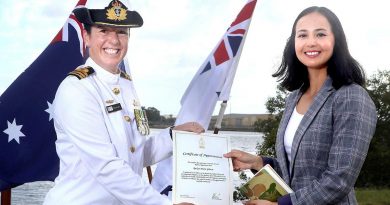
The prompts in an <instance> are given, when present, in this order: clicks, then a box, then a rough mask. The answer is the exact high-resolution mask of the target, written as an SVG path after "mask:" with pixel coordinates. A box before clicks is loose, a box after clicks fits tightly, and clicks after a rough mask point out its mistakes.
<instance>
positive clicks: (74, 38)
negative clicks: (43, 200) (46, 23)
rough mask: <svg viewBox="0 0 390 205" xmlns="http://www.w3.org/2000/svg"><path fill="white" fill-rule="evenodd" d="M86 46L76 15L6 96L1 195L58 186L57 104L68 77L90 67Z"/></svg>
mask: <svg viewBox="0 0 390 205" xmlns="http://www.w3.org/2000/svg"><path fill="white" fill-rule="evenodd" d="M86 1H87V0H80V1H79V2H78V3H77V5H76V7H79V6H84V5H85V3H86ZM84 47H85V46H84V42H83V39H82V24H80V23H79V22H78V21H77V20H76V18H75V16H74V15H73V14H71V15H70V16H69V18H68V19H67V21H66V23H65V25H64V26H63V27H62V29H61V30H60V31H59V32H58V34H57V35H56V36H55V37H54V39H53V40H52V42H51V43H50V44H49V46H48V47H47V48H46V49H45V50H44V51H43V52H42V54H41V55H40V56H39V57H38V58H37V59H36V60H35V61H34V62H33V63H32V64H31V65H30V66H29V67H28V68H27V69H26V70H25V71H24V72H23V73H22V74H20V76H19V77H18V78H17V79H16V80H15V81H14V82H13V83H12V84H11V85H10V86H9V87H8V88H7V89H6V90H5V91H4V93H3V94H2V95H1V97H0V190H4V189H7V188H11V187H15V186H18V185H20V184H23V183H26V182H33V181H48V180H50V181H53V180H54V178H55V177H56V176H57V175H58V171H59V159H58V156H57V153H56V149H55V140H56V134H55V130H54V126H53V118H52V117H53V113H52V103H53V99H54V96H55V93H56V91H57V87H58V86H59V84H60V83H61V81H62V80H63V79H64V78H65V77H66V75H67V73H69V72H70V71H72V70H74V69H75V68H76V67H77V66H79V65H81V64H83V63H84V53H85V49H84Z"/></svg>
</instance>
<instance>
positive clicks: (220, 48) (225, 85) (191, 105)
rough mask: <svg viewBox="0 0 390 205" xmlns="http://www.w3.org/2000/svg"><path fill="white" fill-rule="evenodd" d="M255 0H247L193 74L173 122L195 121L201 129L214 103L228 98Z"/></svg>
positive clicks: (205, 123)
mask: <svg viewBox="0 0 390 205" xmlns="http://www.w3.org/2000/svg"><path fill="white" fill-rule="evenodd" d="M256 3H257V0H249V1H248V2H247V4H246V5H245V6H244V7H243V8H242V9H241V11H240V13H239V14H238V15H237V17H236V19H235V20H234V21H233V23H231V25H230V27H229V28H228V29H227V31H226V33H225V34H224V35H223V37H222V39H221V40H220V42H218V44H217V46H216V47H215V48H214V50H213V51H212V52H211V54H210V55H209V57H208V58H207V59H206V61H205V62H204V63H203V65H202V66H201V67H200V68H199V70H198V72H197V73H196V74H195V76H194V78H193V79H192V81H191V83H190V84H189V86H188V88H187V90H186V91H185V93H184V95H183V97H182V99H181V106H182V107H181V109H180V112H179V114H178V116H177V119H176V124H181V123H184V122H190V121H196V122H198V123H200V124H201V125H202V126H203V127H204V128H205V129H207V127H208V124H209V122H210V119H211V115H212V113H213V111H214V108H215V105H216V102H217V101H218V100H228V99H229V95H230V89H231V86H232V84H233V79H234V76H235V74H236V69H237V66H238V62H239V60H240V54H241V51H242V48H243V46H244V41H245V36H246V34H247V33H248V29H249V25H250V22H251V18H252V14H253V11H254V9H255V6H256Z"/></svg>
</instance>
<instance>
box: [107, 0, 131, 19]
mask: <svg viewBox="0 0 390 205" xmlns="http://www.w3.org/2000/svg"><path fill="white" fill-rule="evenodd" d="M110 5H111V7H109V6H110ZM110 5H109V6H108V7H106V11H107V13H106V15H107V19H110V20H114V21H122V20H125V19H127V13H126V10H127V8H126V6H125V5H123V4H122V3H121V2H120V1H118V0H113V1H111V3H110Z"/></svg>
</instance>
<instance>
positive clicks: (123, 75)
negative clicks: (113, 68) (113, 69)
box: [121, 71, 131, 81]
mask: <svg viewBox="0 0 390 205" xmlns="http://www.w3.org/2000/svg"><path fill="white" fill-rule="evenodd" d="M121 77H122V78H125V79H127V80H130V81H131V76H130V75H128V74H127V73H125V72H123V71H121Z"/></svg>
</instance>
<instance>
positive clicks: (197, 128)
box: [173, 122, 204, 134]
mask: <svg viewBox="0 0 390 205" xmlns="http://www.w3.org/2000/svg"><path fill="white" fill-rule="evenodd" d="M173 129H174V130H180V131H187V132H195V133H198V134H200V133H202V132H204V128H203V127H202V125H200V124H199V123H197V122H186V123H184V124H181V125H177V126H175V127H174V128H173Z"/></svg>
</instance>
